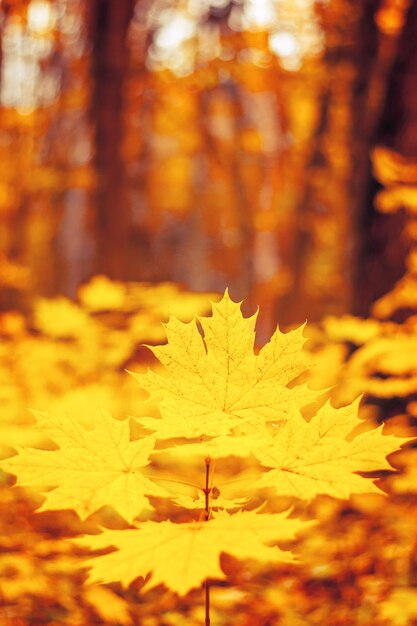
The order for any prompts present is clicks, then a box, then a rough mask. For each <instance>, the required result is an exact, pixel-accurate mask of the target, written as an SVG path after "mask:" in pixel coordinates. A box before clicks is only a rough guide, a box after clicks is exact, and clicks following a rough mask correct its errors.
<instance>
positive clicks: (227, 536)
mask: <svg viewBox="0 0 417 626" xmlns="http://www.w3.org/2000/svg"><path fill="white" fill-rule="evenodd" d="M287 516H288V512H285V513H273V514H268V515H264V514H258V513H257V512H256V511H244V512H241V513H237V514H235V515H228V514H227V513H225V512H224V513H223V514H221V515H219V516H218V517H216V518H214V519H211V520H209V521H204V522H189V523H183V524H173V523H172V522H170V521H165V522H144V523H142V524H140V526H139V527H138V528H135V529H130V530H105V531H104V532H102V533H101V534H100V535H89V536H85V537H83V538H82V539H80V540H77V543H80V544H81V545H83V546H84V547H88V548H91V549H93V550H102V549H103V548H108V547H110V546H112V547H114V548H117V550H116V551H114V552H111V553H109V554H105V555H103V556H97V557H95V558H92V559H89V560H88V561H87V563H86V565H88V566H90V567H91V571H90V579H91V580H93V581H100V582H104V583H106V582H112V581H116V580H117V581H121V582H122V583H123V584H125V585H128V584H129V583H130V582H131V581H132V580H134V579H135V578H137V577H138V576H143V577H145V576H146V575H147V574H149V573H150V572H152V577H151V579H150V581H149V582H148V583H147V585H148V586H149V587H155V586H156V585H159V584H161V583H164V584H165V585H166V586H167V587H169V588H170V589H172V590H173V591H176V592H177V593H179V594H186V593H187V592H188V591H189V590H190V589H192V588H193V587H197V586H198V585H200V584H201V583H202V582H203V581H204V580H206V579H207V578H210V579H211V578H220V579H222V578H225V574H224V573H223V571H222V569H221V567H220V555H221V553H222V552H225V553H227V554H230V555H232V556H235V557H237V558H240V559H242V558H243V559H249V558H251V559H258V560H261V561H266V562H275V563H276V562H280V561H284V562H291V561H293V560H294V555H293V554H292V553H291V552H289V551H282V550H280V549H279V548H278V547H277V546H270V545H266V544H271V543H277V541H279V540H281V541H288V540H291V539H294V537H295V535H296V533H297V532H298V531H300V530H301V529H303V528H308V527H309V526H310V525H311V522H303V521H301V520H298V519H292V518H288V517H287Z"/></svg>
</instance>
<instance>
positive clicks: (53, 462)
mask: <svg viewBox="0 0 417 626" xmlns="http://www.w3.org/2000/svg"><path fill="white" fill-rule="evenodd" d="M36 416H37V425H38V427H39V429H40V430H41V432H42V433H43V434H45V435H46V436H47V437H49V438H50V439H52V440H53V441H54V442H55V443H56V444H57V445H59V450H39V449H35V448H25V449H23V448H22V449H20V451H19V454H17V455H16V456H13V457H10V458H8V459H6V460H5V461H2V462H1V467H2V469H4V470H5V471H6V472H10V473H12V474H16V476H17V484H18V485H20V486H22V487H32V488H35V489H37V490H38V491H41V492H44V493H45V498H46V499H45V502H44V503H43V505H42V507H41V510H43V511H45V510H50V509H69V508H73V509H75V511H77V513H78V514H79V515H80V517H81V518H85V517H87V516H88V515H90V514H91V513H94V512H95V511H97V510H98V509H100V508H101V507H103V506H105V505H109V506H113V507H114V508H115V509H116V510H117V511H118V512H119V513H120V515H122V516H123V517H124V518H125V519H126V520H128V521H129V522H131V521H132V520H133V519H134V518H135V517H136V516H137V515H139V514H140V513H141V512H142V511H143V510H144V509H148V510H152V506H151V505H150V503H149V500H148V498H147V497H146V496H147V495H153V496H162V497H166V496H169V494H168V493H167V492H166V491H165V490H164V489H162V488H161V487H159V486H158V485H156V484H155V483H154V482H152V481H151V480H149V479H148V478H146V475H145V474H144V473H143V470H144V467H145V466H146V465H148V464H149V455H150V454H151V452H152V451H153V448H154V444H155V439H154V438H153V437H145V438H143V439H141V440H138V441H130V436H129V421H128V420H125V421H120V420H116V419H114V418H113V417H112V416H111V415H109V414H107V413H102V414H101V416H100V419H99V420H97V422H96V427H95V428H94V429H92V430H87V429H86V428H85V427H84V426H82V425H81V424H80V423H79V422H78V421H76V420H75V419H73V418H71V417H69V416H62V417H56V416H53V417H52V416H50V415H48V414H44V413H36Z"/></svg>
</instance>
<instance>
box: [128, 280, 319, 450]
mask: <svg viewBox="0 0 417 626" xmlns="http://www.w3.org/2000/svg"><path fill="white" fill-rule="evenodd" d="M212 308H213V316H212V317H211V318H202V319H201V320H200V323H201V327H202V330H203V332H204V338H203V337H202V336H201V335H200V333H199V330H198V327H197V325H196V324H195V323H194V322H191V323H189V324H184V323H182V322H179V321H178V320H176V319H174V318H172V319H171V320H170V321H169V323H168V324H167V325H166V332H167V337H168V344H167V345H165V346H158V347H154V348H151V349H152V351H153V352H154V354H155V355H156V356H157V358H158V359H159V361H160V362H161V363H162V365H163V366H164V367H165V369H166V376H163V375H160V374H159V373H156V372H153V371H148V372H147V374H145V375H135V374H133V375H134V376H135V378H136V379H137V380H138V381H139V383H140V385H141V387H142V388H143V389H145V390H146V391H148V392H149V394H150V395H151V397H152V399H154V400H157V401H158V400H159V406H160V412H161V416H162V419H156V418H140V420H139V421H140V423H141V424H142V425H143V426H144V427H145V428H147V429H150V430H155V431H157V432H158V438H171V437H189V438H194V437H200V436H202V435H207V436H219V435H225V434H228V433H229V432H230V431H231V430H232V429H233V428H235V427H237V426H242V425H245V428H248V427H249V429H250V432H256V430H257V429H258V428H259V427H260V426H261V427H262V426H264V425H265V422H267V421H271V420H277V419H283V418H284V419H285V417H286V414H287V410H288V404H289V402H291V401H294V402H297V403H298V404H299V405H301V404H303V403H305V402H307V401H308V399H309V397H310V396H311V392H310V391H309V390H308V389H307V388H305V387H296V388H293V389H289V388H288V387H287V385H288V383H290V382H291V381H292V380H293V379H294V378H296V377H297V376H298V375H299V374H300V373H301V372H302V371H304V370H305V369H306V361H305V359H304V357H303V355H302V352H301V349H302V345H303V343H304V338H303V335H302V332H303V327H302V326H301V327H300V328H297V329H296V330H294V331H292V332H289V333H285V334H284V333H281V332H280V331H279V329H277V330H276V332H275V333H274V335H273V336H272V338H271V340H270V342H269V343H267V344H266V345H265V346H264V347H263V348H262V350H261V351H260V352H259V354H258V355H255V354H254V340H255V331H254V329H255V321H256V315H254V316H252V317H250V318H245V317H243V315H242V313H241V310H240V305H239V303H236V302H233V300H231V299H230V297H229V295H228V293H227V292H226V293H225V295H224V297H223V299H222V300H221V301H220V302H218V303H217V304H214V303H213V304H212Z"/></svg>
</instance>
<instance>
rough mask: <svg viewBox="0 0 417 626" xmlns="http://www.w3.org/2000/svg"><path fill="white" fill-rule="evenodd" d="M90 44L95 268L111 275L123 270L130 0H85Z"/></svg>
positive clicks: (123, 273) (121, 276) (125, 265)
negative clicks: (124, 144)
mask: <svg viewBox="0 0 417 626" xmlns="http://www.w3.org/2000/svg"><path fill="white" fill-rule="evenodd" d="M90 2H91V5H90V33H91V41H92V45H93V50H92V55H93V57H92V58H93V68H92V70H93V78H94V83H95V84H94V96H93V99H92V100H93V101H92V108H91V114H92V119H93V123H94V124H95V147H96V153H95V167H96V171H97V178H98V182H97V191H96V206H97V213H96V235H97V258H96V271H97V272H101V273H105V274H107V275H108V276H110V277H111V278H114V279H125V278H126V276H127V273H128V246H127V242H128V238H129V227H130V220H129V211H128V205H127V198H126V184H125V183H126V168H125V163H124V161H123V158H122V154H121V144H122V141H123V135H124V127H123V126H124V125H123V109H124V107H123V104H124V94H123V88H124V83H125V78H126V76H127V72H128V59H129V49H128V45H127V34H128V28H129V24H130V21H131V19H132V16H133V11H134V7H135V2H134V0H117V2H115V1H114V0H90Z"/></svg>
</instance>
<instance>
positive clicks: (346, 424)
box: [253, 400, 406, 500]
mask: <svg viewBox="0 0 417 626" xmlns="http://www.w3.org/2000/svg"><path fill="white" fill-rule="evenodd" d="M358 404H359V400H357V401H356V402H354V403H353V404H351V405H349V406H347V407H343V408H340V409H335V408H333V407H332V405H331V404H330V402H327V403H326V404H325V405H324V406H323V407H322V408H321V409H320V410H319V411H318V412H317V414H316V415H315V416H314V417H313V418H312V419H311V420H310V421H309V422H307V421H306V420H305V419H304V418H303V417H302V415H300V414H299V413H298V412H297V411H294V412H293V414H291V416H290V418H289V419H288V421H287V422H286V423H285V424H282V425H281V426H280V427H279V429H278V430H277V432H276V433H274V434H273V435H272V436H271V437H270V439H269V442H267V443H265V444H263V445H261V446H259V447H255V448H254V449H253V453H254V455H255V456H256V457H257V458H258V460H259V461H260V462H261V463H262V465H263V466H264V467H266V468H270V469H269V471H267V472H266V473H265V474H263V475H262V477H261V478H260V479H259V480H258V481H257V483H255V486H256V487H273V488H274V489H275V491H276V493H277V494H278V495H290V496H296V497H299V498H302V499H305V500H309V499H311V498H313V497H314V496H316V495H318V494H327V495H330V496H334V497H337V498H347V497H349V495H351V494H352V493H368V492H369V493H370V492H380V490H379V489H378V487H377V486H376V485H375V484H374V482H373V481H371V480H370V479H369V478H365V477H363V476H360V475H359V474H357V473H356V472H369V471H377V470H384V469H392V467H391V465H390V464H389V463H388V461H387V459H386V456H387V455H389V454H391V453H392V452H394V451H395V450H398V447H399V443H400V444H401V443H403V442H404V441H406V439H399V438H398V437H394V436H392V435H383V434H382V432H381V431H382V426H380V427H379V428H374V429H372V430H369V431H367V432H364V433H361V434H359V435H357V436H355V437H349V435H351V434H352V431H353V430H354V429H355V428H356V427H357V426H359V425H360V424H363V422H362V421H361V420H360V419H359V418H358V417H357V411H358Z"/></svg>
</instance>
